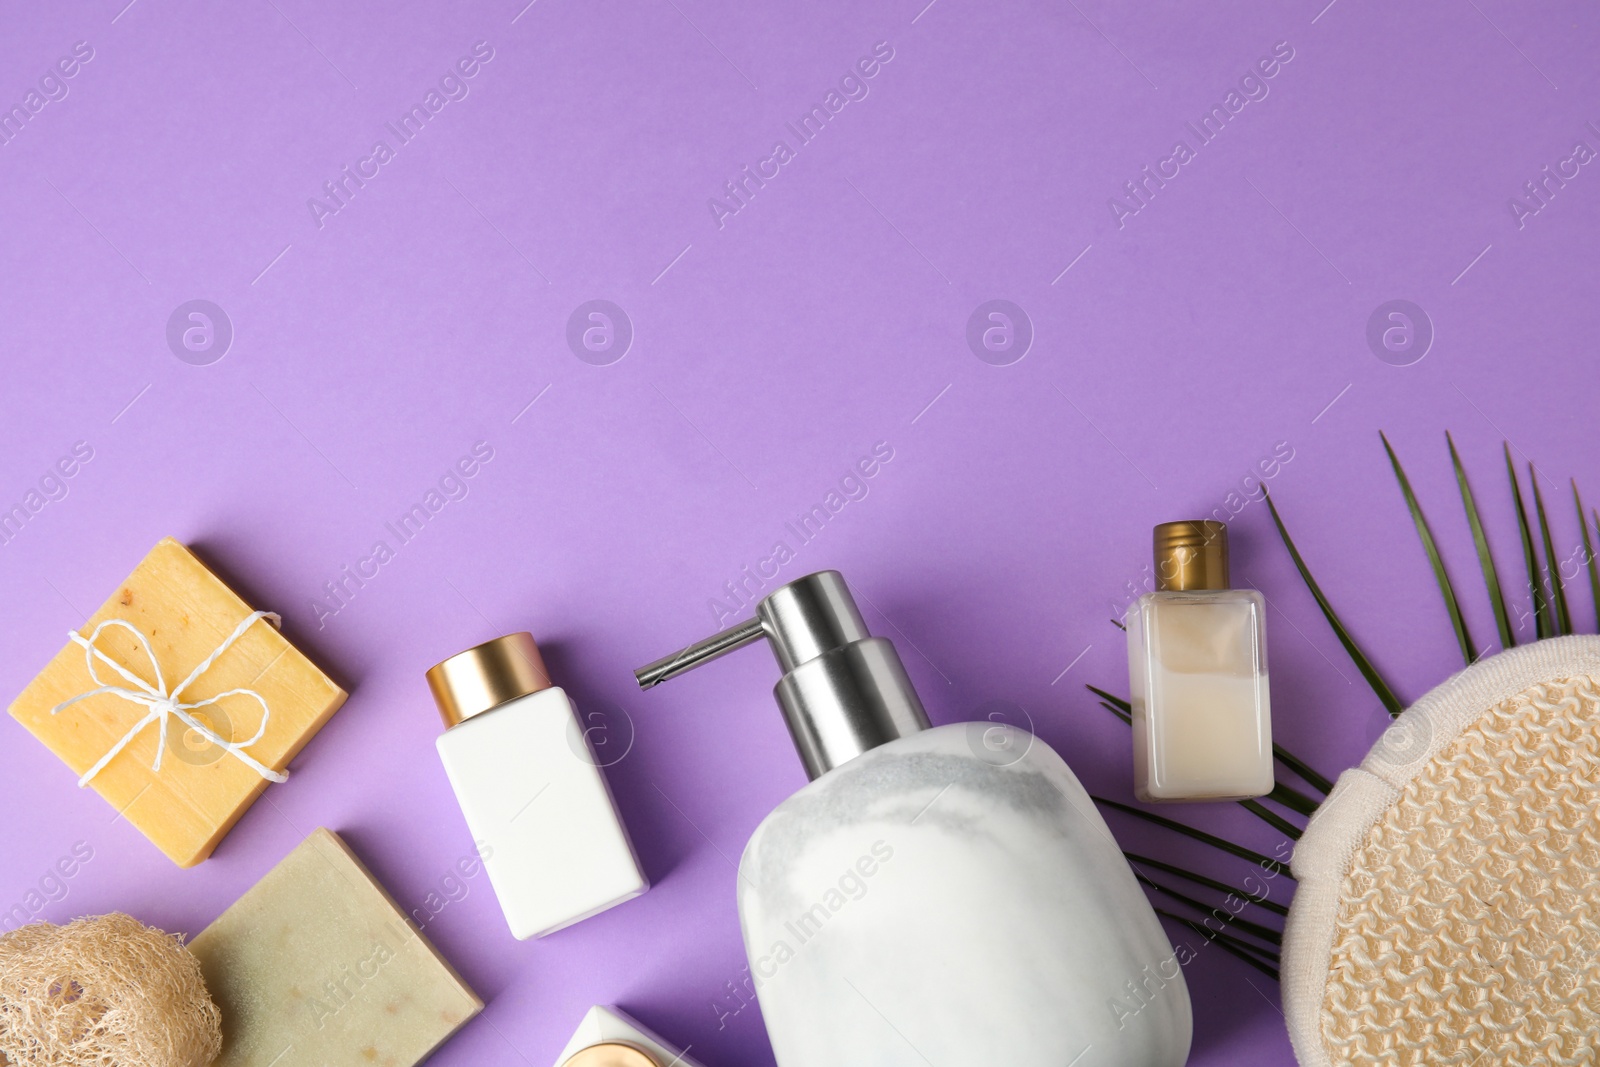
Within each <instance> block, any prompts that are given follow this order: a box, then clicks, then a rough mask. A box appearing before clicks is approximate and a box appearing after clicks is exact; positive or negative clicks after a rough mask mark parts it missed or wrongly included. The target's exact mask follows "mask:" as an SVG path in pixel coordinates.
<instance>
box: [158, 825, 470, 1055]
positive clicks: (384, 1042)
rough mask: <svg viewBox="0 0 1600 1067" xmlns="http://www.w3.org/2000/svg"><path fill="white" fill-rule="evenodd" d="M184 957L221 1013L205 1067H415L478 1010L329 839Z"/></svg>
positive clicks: (209, 930)
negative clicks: (214, 1049) (217, 1039)
mask: <svg viewBox="0 0 1600 1067" xmlns="http://www.w3.org/2000/svg"><path fill="white" fill-rule="evenodd" d="M189 949H190V951H192V952H193V953H194V954H195V955H196V956H198V957H199V958H200V967H201V969H202V970H203V971H204V972H205V978H206V988H207V989H208V990H210V992H211V996H212V998H213V999H214V1000H215V1001H216V1002H217V1007H218V1008H219V1009H221V1011H222V1055H221V1056H220V1057H219V1058H218V1059H217V1060H216V1062H215V1063H214V1064H212V1067H271V1065H274V1064H276V1065H277V1067H289V1065H291V1064H311V1065H315V1067H374V1065H376V1067H412V1065H413V1064H416V1063H420V1062H421V1061H422V1060H424V1059H426V1058H427V1057H428V1055H429V1054H430V1053H432V1052H433V1050H434V1049H435V1048H437V1047H438V1046H439V1045H440V1044H442V1043H443V1042H444V1041H445V1039H447V1038H448V1037H449V1036H450V1035H451V1034H453V1033H455V1032H456V1031H457V1030H459V1029H460V1028H461V1027H462V1025H464V1024H465V1023H466V1022H467V1020H469V1019H471V1018H472V1017H473V1016H475V1015H477V1014H478V1012H480V1011H482V1010H483V1001H481V1000H479V999H478V997H477V994H475V993H473V991H472V990H471V989H469V988H468V987H467V984H466V983H465V982H464V981H462V979H461V976H460V975H458V974H456V972H455V970H454V969H453V968H452V967H451V966H450V965H449V964H448V963H446V962H445V961H444V959H443V958H442V957H441V956H440V955H439V954H438V952H437V951H436V950H435V949H434V947H433V946H432V945H430V944H429V943H428V942H427V940H426V939H425V938H423V936H422V935H421V934H420V933H418V932H417V931H416V929H415V928H414V927H413V926H412V925H411V923H410V922H409V921H408V920H407V919H406V917H405V915H404V914H402V913H401V911H400V908H399V907H397V906H396V905H395V902H394V900H393V899H392V898H391V897H390V896H389V894H388V893H386V892H385V891H384V889H383V887H382V886H381V885H379V884H378V883H377V881H376V880H375V879H374V878H373V877H372V875H371V874H370V873H368V871H367V869H366V868H365V867H363V866H362V865H361V861H360V860H358V859H356V858H355V856H354V855H353V854H352V853H351V852H350V849H349V848H348V847H347V846H346V845H345V843H344V842H343V841H342V840H340V839H339V836H338V835H337V834H334V833H332V832H330V831H328V830H317V831H316V832H315V833H313V834H312V835H311V836H310V837H308V838H306V839H305V841H303V842H302V843H301V844H300V845H299V847H297V848H296V849H295V850H294V851H293V852H291V853H289V855H288V856H287V857H286V858H285V859H284V860H283V862H282V863H279V864H278V865H277V866H276V867H274V868H273V869H272V870H271V871H269V872H268V873H267V876H266V877H265V878H263V879H261V881H259V882H257V883H256V884H255V885H254V886H253V887H252V888H251V889H250V891H249V892H247V893H245V895H244V896H242V897H240V898H239V899H238V901H236V902H235V903H234V905H233V906H232V907H231V908H229V909H228V910H227V911H225V912H223V913H222V916H221V917H220V918H218V919H217V921H216V922H214V923H212V924H211V925H210V926H208V927H206V929H205V931H204V932H202V933H201V934H200V936H199V937H197V938H195V939H194V940H193V941H191V942H190V943H189Z"/></svg>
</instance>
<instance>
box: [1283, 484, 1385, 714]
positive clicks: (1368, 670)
mask: <svg viewBox="0 0 1600 1067" xmlns="http://www.w3.org/2000/svg"><path fill="white" fill-rule="evenodd" d="M1261 491H1262V498H1263V499H1264V500H1266V502H1267V510H1268V511H1270V512H1271V513H1272V521H1273V523H1274V524H1275V525H1276V526H1277V527H1278V536H1279V537H1281V538H1283V546H1284V547H1285V548H1287V549H1288V550H1289V557H1290V558H1291V559H1293V560H1294V565H1295V569H1296V570H1298V571H1299V572H1300V577H1301V578H1302V579H1303V580H1304V581H1305V583H1306V588H1307V589H1310V590H1311V595H1312V596H1313V597H1315V598H1316V601H1317V606H1318V607H1319V608H1321V609H1322V614H1323V617H1324V618H1326V619H1327V620H1328V625H1329V626H1331V627H1333V632H1334V635H1335V636H1336V637H1338V638H1339V643H1340V644H1341V645H1343V646H1344V650H1345V652H1347V653H1348V654H1349V656H1350V658H1351V659H1352V660H1354V661H1355V665H1356V669H1357V670H1359V671H1360V672H1361V676H1362V677H1363V678H1365V679H1366V680H1367V684H1368V685H1370V686H1371V687H1372V691H1373V692H1374V693H1375V694H1377V697H1378V700H1379V701H1380V702H1381V703H1382V704H1383V706H1384V707H1385V708H1387V709H1388V710H1389V714H1390V715H1391V716H1398V715H1399V714H1400V713H1401V712H1402V711H1404V710H1405V705H1404V704H1402V703H1400V698H1399V697H1397V696H1395V695H1394V690H1393V689H1390V688H1389V683H1388V682H1385V681H1384V680H1383V676H1382V675H1380V674H1379V673H1378V671H1377V668H1375V667H1374V666H1373V665H1372V663H1371V662H1370V661H1369V660H1368V659H1367V657H1366V655H1365V654H1364V653H1363V652H1362V651H1361V649H1360V648H1359V647H1358V646H1357V645H1356V642H1355V638H1353V637H1351V636H1350V631H1348V630H1346V629H1345V628H1344V623H1342V622H1340V621H1339V616H1338V615H1336V614H1334V610H1333V605H1332V604H1330V603H1328V598H1327V597H1326V596H1324V595H1323V594H1322V587H1321V586H1319V585H1317V580H1316V579H1315V578H1313V577H1311V571H1310V570H1309V569H1308V568H1307V567H1306V561H1305V560H1304V559H1302V558H1301V557H1300V551H1299V550H1298V549H1296V548H1295V547H1294V540H1293V539H1292V538H1290V536H1289V531H1288V530H1287V529H1286V528H1285V527H1284V525H1283V518H1282V517H1281V516H1280V515H1279V514H1278V508H1277V505H1275V504H1273V502H1272V494H1271V493H1269V492H1267V487H1266V485H1265V483H1263V484H1262V486H1261Z"/></svg>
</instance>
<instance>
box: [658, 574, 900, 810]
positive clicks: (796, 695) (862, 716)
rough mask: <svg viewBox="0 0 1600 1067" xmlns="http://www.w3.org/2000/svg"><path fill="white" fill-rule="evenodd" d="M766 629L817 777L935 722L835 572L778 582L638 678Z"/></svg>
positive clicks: (704, 657) (797, 734) (672, 671)
mask: <svg viewBox="0 0 1600 1067" xmlns="http://www.w3.org/2000/svg"><path fill="white" fill-rule="evenodd" d="M762 637H765V638H766V639H767V641H768V642H769V643H770V644H771V646H772V653H773V655H775V656H776V657H777V658H778V666H780V667H781V668H783V677H782V678H780V679H779V680H778V684H777V686H776V687H775V688H774V689H773V691H772V692H773V696H775V697H777V700H778V706H779V707H780V708H782V709H783V717H784V720H785V721H786V722H787V723H788V724H789V733H790V735H791V736H792V737H793V738H794V744H795V747H796V748H797V749H799V750H800V760H801V762H802V763H804V764H805V768H806V774H807V775H809V776H810V777H811V778H812V779H816V778H820V777H822V775H824V774H826V773H828V772H829V771H831V770H832V769H833V768H835V767H837V766H839V765H840V764H841V763H845V762H847V761H849V760H853V759H855V758H856V757H857V756H859V755H861V754H862V753H863V752H865V751H867V750H868V749H870V748H876V747H877V746H879V745H882V744H886V743H888V742H890V741H894V740H896V739H897V738H901V737H905V736H907V735H909V734H914V733H916V732H917V731H919V730H926V729H927V728H928V726H929V722H928V713H927V712H926V711H924V710H923V709H922V701H920V700H918V699H917V693H916V690H915V689H913V688H912V687H911V679H910V678H909V677H907V676H906V669H905V666H904V664H902V663H901V662H900V654H899V653H898V652H896V651H895V649H894V645H893V644H891V643H890V642H889V641H887V640H885V639H884V638H882V637H873V636H872V634H871V632H869V631H868V630H867V624H866V622H864V621H863V620H862V618H861V612H860V610H859V609H858V608H857V607H856V602H855V599H854V598H853V597H852V596H851V595H850V589H849V587H848V586H846V585H845V584H844V576H843V575H841V574H840V573H839V572H838V571H818V572H817V573H815V574H808V575H806V576H805V577H804V578H797V579H795V580H794V581H792V582H790V583H789V584H788V585H784V586H780V587H778V588H777V589H774V590H773V591H772V592H771V593H770V594H768V595H767V596H766V597H765V598H763V599H762V601H761V602H760V603H759V604H758V605H756V617H755V618H753V619H751V620H750V621H749V622H744V623H740V624H739V625H738V626H733V627H730V628H729V629H726V630H723V631H722V632H721V633H718V634H714V635H712V636H711V637H708V638H706V639H705V640H704V641H700V642H697V643H696V644H692V645H690V646H689V647H688V648H685V649H683V650H681V651H679V652H674V653H673V654H672V655H670V656H667V657H666V658H664V659H659V660H656V662H654V663H652V664H650V665H649V666H647V667H640V668H639V669H638V670H637V671H635V672H634V677H635V678H637V679H638V680H639V688H640V689H649V688H651V687H652V686H655V685H658V684H659V683H661V682H664V681H666V680H667V679H668V678H673V677H676V676H677V675H680V674H682V673H683V672H684V671H687V670H690V669H691V668H694V667H698V666H700V664H702V663H708V662H710V661H711V660H714V659H716V658H717V657H718V656H722V655H726V654H727V653H729V652H732V651H733V650H734V649H736V648H743V647H744V646H745V645H748V644H750V643H752V642H754V641H756V640H757V639H759V638H762Z"/></svg>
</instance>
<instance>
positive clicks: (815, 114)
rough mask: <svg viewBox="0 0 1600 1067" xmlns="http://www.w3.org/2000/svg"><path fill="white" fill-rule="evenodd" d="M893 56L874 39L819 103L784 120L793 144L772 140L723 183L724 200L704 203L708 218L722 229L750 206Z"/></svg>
mask: <svg viewBox="0 0 1600 1067" xmlns="http://www.w3.org/2000/svg"><path fill="white" fill-rule="evenodd" d="M893 59H894V48H893V46H891V45H890V44H889V42H888V41H879V42H877V43H876V44H874V45H873V46H872V54H871V55H869V56H862V57H861V58H860V59H858V60H856V61H855V64H854V65H853V66H851V67H850V68H849V69H848V70H846V71H845V73H844V75H843V76H842V77H840V79H839V84H838V87H837V88H831V89H829V90H828V91H827V93H826V94H824V95H823V97H822V103H820V104H812V105H811V109H810V110H809V111H806V112H805V113H804V114H802V115H801V116H800V117H799V118H798V119H795V120H793V121H791V122H785V123H784V124H783V127H784V129H785V130H787V131H788V134H789V137H792V138H793V140H794V144H793V145H790V143H789V139H788V137H785V138H780V139H779V140H777V141H774V142H773V144H772V151H771V152H770V153H768V154H767V156H766V157H765V158H764V159H759V160H757V161H756V165H755V168H754V169H751V167H750V166H749V164H746V165H745V166H743V167H741V168H740V169H739V173H738V174H735V175H734V176H733V178H732V180H730V181H727V182H725V183H723V186H722V194H723V196H725V197H726V199H722V198H720V197H716V196H713V197H711V198H709V199H708V200H707V201H706V206H707V207H708V208H710V209H711V221H712V222H715V223H716V224H717V229H719V230H720V229H722V228H723V226H725V225H726V224H727V220H728V219H730V218H732V217H733V216H735V215H737V214H738V213H739V212H741V211H743V210H744V209H745V208H747V207H749V206H750V201H751V200H753V199H755V195H756V192H757V191H758V190H760V189H762V188H764V187H765V186H766V184H767V182H769V181H771V180H772V179H774V178H776V177H777V176H778V175H779V174H781V173H783V168H784V167H785V166H787V165H788V164H789V163H792V162H794V160H795V159H796V158H798V153H799V150H800V149H802V148H804V147H805V146H806V145H808V144H810V143H811V142H812V140H814V139H815V138H816V136H817V135H818V134H819V133H821V132H822V131H823V130H824V129H826V128H827V126H828V123H830V122H832V121H833V118H834V116H835V115H837V114H839V113H840V112H841V111H843V110H844V109H845V107H846V106H847V105H848V104H850V103H852V102H860V101H862V100H865V99H866V98H867V94H868V93H869V92H871V91H872V88H871V86H870V85H868V84H867V83H868V82H870V81H871V80H872V79H873V78H876V77H877V76H878V75H879V73H881V72H882V70H883V68H884V67H885V66H887V65H888V64H889V63H890V62H891V61H892V60H893Z"/></svg>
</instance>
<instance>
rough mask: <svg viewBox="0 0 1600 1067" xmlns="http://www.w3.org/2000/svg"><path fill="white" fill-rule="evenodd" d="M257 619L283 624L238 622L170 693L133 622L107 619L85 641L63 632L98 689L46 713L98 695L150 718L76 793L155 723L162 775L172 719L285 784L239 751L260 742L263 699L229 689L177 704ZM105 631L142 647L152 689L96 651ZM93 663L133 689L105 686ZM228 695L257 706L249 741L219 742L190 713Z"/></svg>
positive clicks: (255, 615)
mask: <svg viewBox="0 0 1600 1067" xmlns="http://www.w3.org/2000/svg"><path fill="white" fill-rule="evenodd" d="M258 619H268V620H270V621H271V622H272V624H273V625H274V626H277V625H281V624H282V621H283V620H282V619H280V618H279V617H278V616H277V615H276V614H275V613H273V612H270V611H255V612H251V613H250V616H249V617H248V618H246V619H245V620H244V621H243V622H241V623H240V624H239V625H238V626H237V627H236V628H235V629H234V631H233V633H231V634H229V635H228V636H227V638H226V639H224V640H223V642H222V644H220V645H218V646H217V647H216V648H215V649H214V650H213V651H212V653H211V655H209V656H207V657H206V658H205V659H204V660H203V661H201V663H200V665H199V666H198V667H196V668H195V669H194V670H192V671H190V672H189V677H187V678H185V679H184V680H183V681H182V682H179V683H178V685H177V686H176V688H174V689H172V690H171V691H168V689H167V684H166V682H165V680H163V678H162V676H161V664H160V663H158V662H157V661H156V654H155V651H154V650H153V649H152V648H151V647H150V641H149V639H148V638H146V637H145V635H144V634H143V633H142V632H141V631H140V630H139V628H138V627H137V626H134V625H133V624H132V623H130V622H127V621H125V620H123V619H106V620H105V621H104V622H102V623H100V625H98V626H96V627H95V628H94V632H93V633H91V634H90V635H89V636H88V638H84V637H83V636H82V635H81V634H79V633H78V632H77V631H75V630H74V631H72V632H71V633H68V634H67V638H68V639H69V640H71V641H72V643H73V644H76V645H80V646H82V648H83V661H84V665H85V666H86V667H88V668H89V677H90V678H92V679H94V681H95V684H96V685H97V686H98V687H99V688H96V689H91V690H89V691H88V692H87V693H79V694H78V695H77V696H75V697H73V698H72V699H71V700H66V701H63V702H61V703H60V704H57V705H56V706H55V707H54V708H51V709H50V714H52V715H54V714H56V712H58V711H61V710H62V709H63V708H68V707H71V706H72V705H73V704H76V703H77V702H78V701H80V700H88V699H89V698H90V697H95V696H100V695H101V694H103V693H111V694H114V695H116V696H119V697H121V698H122V699H123V700H127V701H131V702H133V703H135V704H142V705H143V706H145V707H147V708H149V709H150V713H149V714H148V715H146V716H145V717H144V718H142V719H140V720H139V721H138V722H137V723H135V724H134V726H133V729H131V730H129V731H128V732H127V733H125V734H123V735H122V740H120V741H118V742H117V743H116V744H114V745H112V746H111V751H110V752H107V753H106V754H105V755H104V756H101V757H100V762H98V763H96V764H95V765H94V766H93V767H90V768H89V771H88V773H87V774H85V775H84V776H83V777H82V778H79V779H78V788H80V789H81V788H83V787H84V786H86V785H88V784H89V781H90V779H92V778H94V776H95V775H97V774H99V773H100V772H101V771H102V770H104V769H105V766H106V764H108V763H110V762H111V761H112V760H113V759H114V758H115V757H116V755H117V753H119V752H121V751H122V750H123V749H124V748H126V747H127V746H128V743H129V742H130V741H132V740H133V739H134V738H135V737H137V736H139V732H140V731H141V730H143V729H144V728H145V727H146V726H149V725H150V724H151V723H153V722H154V723H159V724H160V730H161V738H160V740H159V741H158V742H157V744H156V761H155V763H154V764H153V765H152V767H151V770H154V771H157V772H159V771H160V770H161V754H162V752H163V751H164V750H165V749H166V747H167V719H168V717H169V716H174V715H175V716H177V717H178V719H179V721H181V722H182V723H183V724H184V725H186V726H188V727H189V728H190V729H193V730H198V731H199V732H200V733H201V734H203V735H204V736H205V737H206V739H207V740H209V741H210V742H211V743H212V744H215V745H219V746H221V747H222V749H223V750H224V751H225V752H227V753H229V754H230V755H232V756H234V757H235V758H236V759H238V760H239V761H240V762H242V763H244V764H245V765H246V766H248V767H249V768H250V769H251V770H253V771H255V772H256V773H257V774H259V775H261V777H263V778H265V779H267V780H268V781H270V782H286V781H288V780H289V776H288V775H287V774H279V773H278V772H277V771H274V770H273V769H272V768H271V767H268V766H266V765H265V764H263V763H261V762H259V761H258V760H256V759H255V758H254V757H252V756H250V755H248V754H246V753H245V752H244V751H243V750H244V749H247V748H249V747H250V746H251V745H253V744H255V743H256V742H257V741H259V740H261V736H262V735H263V734H265V733H266V732H267V719H268V717H269V716H271V714H272V709H271V708H269V707H267V701H266V698H265V697H263V696H262V695H261V694H260V693H258V692H256V691H255V690H254V689H230V690H228V691H227V692H226V693H218V694H217V695H216V696H212V697H206V698H205V699H204V700H196V701H194V702H193V703H188V704H186V703H183V702H182V701H180V700H179V699H178V698H179V697H180V696H182V695H183V691H184V690H185V689H187V688H188V687H189V685H190V684H191V683H192V682H194V680H195V679H196V678H198V677H200V676H201V675H202V674H204V673H205V672H206V671H207V670H208V669H210V667H211V665H212V664H213V663H215V662H216V661H217V657H219V656H221V655H222V654H223V653H224V652H226V651H228V649H229V648H231V647H233V643H234V642H235V641H237V640H239V638H240V637H243V636H244V632H245V631H246V630H248V629H250V627H251V626H252V625H254V624H255V622H256V620H258ZM107 626H121V627H122V628H124V629H126V630H129V631H131V632H132V633H133V636H135V637H137V638H138V639H139V644H140V645H142V646H144V654H145V655H146V656H148V657H149V659H150V669H151V670H152V671H153V672H154V673H155V677H156V681H155V685H151V684H149V683H148V682H146V681H145V680H144V679H143V678H140V677H139V676H138V675H136V674H133V673H132V672H131V671H128V670H127V669H125V668H124V667H123V666H122V664H120V663H118V662H117V661H116V660H113V659H111V658H110V657H109V656H107V655H106V654H105V653H104V652H101V651H100V650H99V649H98V648H96V647H95V642H96V641H98V640H99V639H100V631H101V630H104V629H105V628H106V627H107ZM96 659H99V660H100V661H101V662H102V663H104V664H106V665H107V666H108V667H110V668H111V669H112V670H114V671H116V672H117V673H118V674H120V675H122V677H123V678H125V679H127V680H128V681H129V682H130V683H132V684H133V685H134V686H136V687H137V688H134V689H129V688H128V687H127V686H121V685H107V684H106V683H105V682H104V681H102V680H101V678H100V676H99V675H98V674H96V673H95V670H94V661H95V660H96ZM231 696H248V697H254V698H255V700H256V703H258V704H260V705H261V727H260V729H258V730H256V734H255V736H254V737H252V738H251V739H250V740H248V741H241V742H233V741H227V740H224V739H223V738H222V737H221V736H219V735H218V734H217V733H216V732H215V731H213V730H212V729H211V728H210V727H209V726H207V725H205V723H203V722H201V721H200V720H199V719H197V718H195V717H194V716H193V715H191V714H189V713H190V712H191V711H194V710H195V709H196V708H203V707H206V706H207V705H209V704H215V703H217V701H219V700H221V699H223V698H224V697H231Z"/></svg>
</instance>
